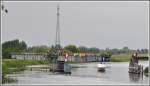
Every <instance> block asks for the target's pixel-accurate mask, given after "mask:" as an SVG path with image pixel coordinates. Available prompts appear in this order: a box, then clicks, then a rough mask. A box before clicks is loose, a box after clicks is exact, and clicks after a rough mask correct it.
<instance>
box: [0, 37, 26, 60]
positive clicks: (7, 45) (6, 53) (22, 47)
mask: <svg viewBox="0 0 150 86" xmlns="http://www.w3.org/2000/svg"><path fill="white" fill-rule="evenodd" d="M26 50H27V44H26V43H25V42H24V41H21V42H20V41H19V40H18V39H15V40H11V41H6V42H4V43H2V56H3V58H10V57H11V53H13V52H16V53H20V52H25V51H26Z"/></svg>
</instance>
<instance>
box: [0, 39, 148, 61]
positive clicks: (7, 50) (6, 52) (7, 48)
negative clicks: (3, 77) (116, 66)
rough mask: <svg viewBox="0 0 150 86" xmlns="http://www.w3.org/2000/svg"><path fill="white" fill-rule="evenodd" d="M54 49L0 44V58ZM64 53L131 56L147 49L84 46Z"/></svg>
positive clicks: (18, 41) (73, 47)
mask: <svg viewBox="0 0 150 86" xmlns="http://www.w3.org/2000/svg"><path fill="white" fill-rule="evenodd" d="M52 48H54V45H52V46H51V47H48V46H46V45H41V46H32V47H28V46H27V43H26V42H25V41H20V40H19V39H15V40H11V41H6V42H4V43H2V57H3V58H11V53H23V52H28V53H47V52H48V51H49V50H51V49H52ZM62 48H63V49H64V50H65V51H66V52H69V53H93V54H101V55H108V56H109V55H113V54H131V53H133V52H135V51H136V52H137V53H140V54H147V53H148V49H137V50H133V49H129V48H128V47H127V46H125V47H123V48H122V49H117V48H115V49H109V48H106V49H99V48H96V47H90V48H88V47H86V46H79V47H78V46H76V45H67V46H65V47H62Z"/></svg>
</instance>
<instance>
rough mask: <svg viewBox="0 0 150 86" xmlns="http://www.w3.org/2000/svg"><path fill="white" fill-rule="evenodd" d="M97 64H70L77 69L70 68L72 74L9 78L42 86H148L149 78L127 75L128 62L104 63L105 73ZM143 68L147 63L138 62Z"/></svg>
mask: <svg viewBox="0 0 150 86" xmlns="http://www.w3.org/2000/svg"><path fill="white" fill-rule="evenodd" d="M97 64H98V63H97V62H93V63H80V64H72V66H79V68H72V74H71V75H67V74H56V73H51V72H44V71H30V70H25V71H23V72H20V73H17V74H11V76H10V77H11V78H14V79H16V80H17V82H14V83H11V84H38V85H39V84H42V85H48V84H51V85H67V84H69V85H70V84H71V85H86V84H88V85H89V84H90V85H132V84H133V85H134V84H137V85H148V84H149V77H146V76H145V75H143V76H142V75H137V74H129V73H128V62H110V63H106V64H107V66H108V67H107V68H106V71H105V72H98V71H97V68H96V66H97ZM140 64H142V65H143V66H144V68H145V67H146V66H148V65H149V63H148V61H140Z"/></svg>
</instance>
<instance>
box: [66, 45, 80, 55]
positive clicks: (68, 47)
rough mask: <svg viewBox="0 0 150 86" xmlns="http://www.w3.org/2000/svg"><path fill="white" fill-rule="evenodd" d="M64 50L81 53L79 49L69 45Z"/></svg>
mask: <svg viewBox="0 0 150 86" xmlns="http://www.w3.org/2000/svg"><path fill="white" fill-rule="evenodd" d="M64 49H65V50H68V51H70V52H72V53H78V52H79V49H78V47H76V46H75V45H68V46H66V47H64Z"/></svg>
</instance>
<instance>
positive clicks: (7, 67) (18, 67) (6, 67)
mask: <svg viewBox="0 0 150 86" xmlns="http://www.w3.org/2000/svg"><path fill="white" fill-rule="evenodd" d="M48 63H49V62H48V61H34V60H16V59H3V60H2V75H3V76H2V77H3V79H2V80H4V81H2V82H5V81H9V80H11V79H9V78H8V77H6V75H7V74H12V73H15V72H19V71H23V70H25V66H27V65H38V64H48ZM11 81H12V80H11Z"/></svg>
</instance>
